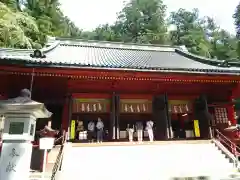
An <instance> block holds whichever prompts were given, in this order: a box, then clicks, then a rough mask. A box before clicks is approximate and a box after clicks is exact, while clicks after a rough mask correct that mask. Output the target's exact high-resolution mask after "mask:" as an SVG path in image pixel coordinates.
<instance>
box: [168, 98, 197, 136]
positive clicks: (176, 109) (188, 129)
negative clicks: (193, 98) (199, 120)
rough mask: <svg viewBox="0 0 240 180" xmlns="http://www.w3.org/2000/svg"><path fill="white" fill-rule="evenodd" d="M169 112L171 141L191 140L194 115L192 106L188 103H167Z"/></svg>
mask: <svg viewBox="0 0 240 180" xmlns="http://www.w3.org/2000/svg"><path fill="white" fill-rule="evenodd" d="M169 112H170V117H171V127H172V132H173V134H172V138H173V139H193V138H195V133H194V115H193V113H192V104H191V102H189V101H178V100H170V101H169Z"/></svg>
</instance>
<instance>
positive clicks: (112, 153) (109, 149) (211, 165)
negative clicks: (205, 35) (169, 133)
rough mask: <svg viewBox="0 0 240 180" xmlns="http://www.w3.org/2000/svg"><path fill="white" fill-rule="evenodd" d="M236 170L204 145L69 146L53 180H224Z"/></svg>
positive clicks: (180, 143)
mask: <svg viewBox="0 0 240 180" xmlns="http://www.w3.org/2000/svg"><path fill="white" fill-rule="evenodd" d="M235 170H236V169H235V168H234V165H233V163H231V162H230V159H228V158H226V156H225V155H224V154H223V153H222V152H221V151H220V150H219V149H218V147H216V146H215V144H214V143H212V141H211V140H207V141H164V142H154V143H143V144H133V143H103V144H71V143H68V144H67V147H66V148H65V150H64V157H63V164H62V171H61V172H59V173H58V174H57V178H56V180H66V179H71V180H78V179H79V178H81V179H82V180H96V179H98V180H101V179H104V180H118V179H119V180H123V179H124V180H128V179H129V180H132V179H138V180H148V179H149V180H155V179H156V180H159V179H161V180H170V179H186V178H187V179H199V178H200V179H204V178H206V179H214V180H215V179H216V180H219V179H223V178H224V177H226V178H229V175H230V174H232V173H233V172H234V171H235Z"/></svg>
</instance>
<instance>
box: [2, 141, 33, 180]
mask: <svg viewBox="0 0 240 180" xmlns="http://www.w3.org/2000/svg"><path fill="white" fill-rule="evenodd" d="M31 155H32V144H31V143H28V142H27V143H3V147H2V155H1V159H0V180H16V179H18V180H26V179H28V178H29V170H30V161H31Z"/></svg>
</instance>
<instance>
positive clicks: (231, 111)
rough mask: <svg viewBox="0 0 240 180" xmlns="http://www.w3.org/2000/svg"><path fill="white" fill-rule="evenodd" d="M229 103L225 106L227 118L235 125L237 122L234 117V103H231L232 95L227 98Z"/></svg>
mask: <svg viewBox="0 0 240 180" xmlns="http://www.w3.org/2000/svg"><path fill="white" fill-rule="evenodd" d="M229 101H230V103H229V105H228V107H227V110H228V119H229V121H230V122H231V124H232V125H235V124H236V123H237V122H236V119H235V113H234V112H235V111H234V104H233V103H232V102H233V97H232V96H231V97H230V98H229Z"/></svg>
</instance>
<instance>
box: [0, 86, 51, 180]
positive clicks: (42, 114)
mask: <svg viewBox="0 0 240 180" xmlns="http://www.w3.org/2000/svg"><path fill="white" fill-rule="evenodd" d="M30 94H31V93H30V91H29V90H27V89H23V90H22V91H21V94H20V96H19V97H17V98H13V99H8V100H2V101H0V115H4V117H5V122H4V130H3V136H2V140H3V146H2V154H1V159H0V167H1V168H0V179H1V180H16V179H18V180H26V179H28V178H29V171H30V162H31V154H32V143H31V141H33V140H34V136H35V128H36V120H37V119H38V118H49V117H51V115H52V113H51V112H49V111H48V110H47V109H46V108H45V106H44V104H42V103H39V102H36V101H33V100H31V98H30Z"/></svg>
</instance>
